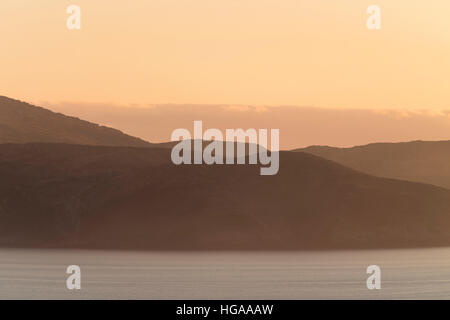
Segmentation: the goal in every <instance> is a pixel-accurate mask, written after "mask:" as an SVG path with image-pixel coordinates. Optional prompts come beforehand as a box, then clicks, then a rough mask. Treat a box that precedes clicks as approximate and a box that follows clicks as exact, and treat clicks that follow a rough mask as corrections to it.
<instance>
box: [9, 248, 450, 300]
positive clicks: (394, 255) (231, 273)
mask: <svg viewBox="0 0 450 320" xmlns="http://www.w3.org/2000/svg"><path fill="white" fill-rule="evenodd" d="M73 264H76V265H79V266H80V267H81V290H72V291H69V290H68V289H67V288H66V279H67V277H68V275H67V274H66V268H67V266H69V265H73ZM372 264H376V265H379V266H380V267H381V290H368V289H367V287H366V280H367V277H368V276H369V275H368V274H366V268H367V266H369V265H372ZM449 298H450V248H436V249H410V250H366V251H332V252H331V251H330V252H324V251H322V252H259V253H255V252H225V253H224V252H204V253H200V252H192V253H189V252H184V253H177V252H172V253H168V252H164V253H162V252H129V251H124V252H119V251H83V250H16V249H1V250H0V299H449Z"/></svg>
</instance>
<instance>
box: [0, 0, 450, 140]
mask: <svg viewBox="0 0 450 320" xmlns="http://www.w3.org/2000/svg"><path fill="white" fill-rule="evenodd" d="M71 4H76V5H78V6H80V8H81V30H68V29H67V27H66V20H67V18H68V17H69V15H68V14H67V13H66V9H67V7H68V6H69V5H71ZM372 4H376V5H378V6H379V7H380V8H381V29H380V30H369V29H368V28H367V27H366V20H367V18H368V17H369V15H368V14H367V12H366V9H367V7H368V6H370V5H372ZM0 12H1V13H2V14H1V18H0V36H1V39H2V40H1V43H2V45H1V47H0V49H1V50H0V70H1V75H0V88H1V92H0V94H1V95H5V96H9V97H12V98H16V99H20V100H25V101H28V102H32V103H35V104H38V105H42V106H44V107H45V106H56V105H58V106H60V107H61V106H62V105H66V106H68V108H69V107H70V108H71V107H73V106H74V105H79V106H80V108H82V106H86V105H90V104H91V105H92V104H96V105H102V106H104V109H103V110H104V112H105V113H108V112H113V111H108V108H107V107H106V106H111V108H113V107H112V106H115V107H117V106H122V107H123V108H126V109H124V110H128V112H135V111H134V110H136V108H134V107H138V109H139V108H145V107H149V106H150V107H151V106H154V105H160V106H162V105H164V106H165V108H166V109H165V110H166V111H167V113H168V114H172V113H173V110H170V108H174V104H177V105H178V107H179V108H183V106H187V105H191V106H192V105H207V106H210V107H211V108H215V107H214V106H215V105H230V106H236V105H238V106H242V105H244V106H255V107H267V106H271V107H277V106H299V107H303V108H310V107H313V108H314V107H315V108H319V109H320V110H323V108H325V109H327V110H328V109H337V110H341V111H343V110H347V111H348V110H371V114H379V112H385V111H386V110H394V111H399V110H400V111H402V110H403V111H405V110H406V111H405V112H410V111H411V110H425V114H428V113H427V112H430V111H432V112H440V111H442V110H446V109H450V108H449V104H450V103H449V102H450V90H449V88H450V77H449V74H450V19H449V13H450V1H448V0H433V1H426V0H395V1H392V0H370V1H365V0H345V1H342V0H314V1H313V0H308V1H305V0H281V1H280V0H227V1H225V0H195V1H192V0H145V1H144V0H133V1H128V2H123V1H117V0H95V1H92V0H71V1H66V0H58V1H55V0H39V1H35V0H2V1H1V2H0ZM183 110H184V111H185V112H188V111H189V110H190V109H189V108H188V109H183ZM213 110H214V109H213ZM260 110H261V109H260ZM383 110H384V111H383ZM87 111H89V110H85V109H84V110H81V111H78V113H80V112H81V113H83V114H86V117H87V118H88V120H90V119H91V118H92V119H93V118H95V117H96V116H95V112H97V111H93V112H92V113H89V112H87ZM163 111H164V110H163ZM377 112H378V113H377ZM282 114H284V113H282ZM282 114H280V115H279V116H284V115H282ZM288 114H289V112H288ZM188 118H189V119H190V118H191V117H190V116H189V117H187V118H186V119H188ZM350 118H352V117H350ZM96 119H97V118H96ZM97 120H98V121H100V122H103V123H106V122H107V121H108V119H107V118H105V119H101V118H100V119H97ZM150 120H151V119H149V121H150ZM200 120H201V119H200ZM284 120H285V121H284ZM291 120H292V119H278V121H277V122H276V123H283V122H286V121H287V122H289V121H291ZM319 120H320V119H318V120H317V121H319ZM124 121H126V120H124ZM167 121H168V122H167V123H166V125H167V127H170V126H171V125H172V123H171V122H170V120H167ZM355 121H357V120H355V119H353V118H352V120H350V119H349V120H348V121H347V123H346V125H349V126H351V125H357V124H355ZM424 121H425V120H424ZM244 124H245V123H244ZM251 124H252V123H249V125H248V127H251ZM150 125H151V123H149V126H150ZM221 125H223V126H226V123H221ZM118 126H119V127H122V128H125V129H127V128H131V130H133V126H132V125H130V124H128V125H125V122H123V123H122V122H119V124H118ZM230 126H231V124H230ZM403 129H405V130H406V129H407V128H406V127H405V128H404V127H400V128H399V129H398V130H399V132H393V133H392V135H391V136H389V137H385V135H383V136H380V137H379V139H388V138H389V139H391V140H396V139H402V134H401V132H402V130H403ZM135 131H136V130H135ZM299 133H300V131H299V132H297V133H296V132H295V131H294V132H292V134H293V135H296V134H297V135H298V134H299ZM449 133H450V131H449ZM310 134H312V132H310ZM144 135H145V136H149V135H151V131H146V132H145V133H144ZM169 135H170V134H169ZM361 135H363V136H364V132H361ZM416 135H417V136H419V137H420V136H426V135H427V132H426V131H423V132H418V133H416ZM150 138H153V139H152V140H164V136H160V135H157V136H154V137H150ZM441 138H442V139H446V138H450V134H447V131H445V132H444V134H443V136H442V137H441ZM280 139H281V138H280ZM289 139H294V137H290V138H289ZM342 139H343V140H342V141H340V144H341V145H348V144H351V143H353V142H351V141H353V140H354V139H353V140H352V139H349V138H342ZM371 139H372V137H369V136H366V139H365V140H366V141H369V140H371ZM361 140H364V139H361Z"/></svg>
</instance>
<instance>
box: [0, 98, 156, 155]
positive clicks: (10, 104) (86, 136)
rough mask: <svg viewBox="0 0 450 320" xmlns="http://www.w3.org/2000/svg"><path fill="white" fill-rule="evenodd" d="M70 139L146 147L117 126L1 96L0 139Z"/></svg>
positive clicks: (71, 142)
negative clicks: (101, 123)
mask: <svg viewBox="0 0 450 320" xmlns="http://www.w3.org/2000/svg"><path fill="white" fill-rule="evenodd" d="M31 142H45V143H69V144H84V145H103V146H128V147H148V146H151V145H152V144H151V143H149V142H146V141H144V140H142V139H139V138H136V137H132V136H129V135H127V134H125V133H123V132H121V131H119V130H116V129H113V128H109V127H105V126H100V125H98V124H94V123H91V122H88V121H84V120H80V119H78V118H74V117H69V116H66V115H63V114H61V113H55V112H52V111H50V110H47V109H44V108H41V107H37V106H34V105H31V104H28V103H26V102H22V101H19V100H14V99H11V98H8V97H4V96H0V143H31Z"/></svg>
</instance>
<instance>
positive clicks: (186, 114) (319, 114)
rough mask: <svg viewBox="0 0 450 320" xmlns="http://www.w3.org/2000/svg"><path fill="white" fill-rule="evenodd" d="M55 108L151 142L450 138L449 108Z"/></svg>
mask: <svg viewBox="0 0 450 320" xmlns="http://www.w3.org/2000/svg"><path fill="white" fill-rule="evenodd" d="M43 107H47V108H49V109H51V110H54V111H57V112H61V113H64V114H67V115H72V116H76V117H79V118H82V119H85V120H88V121H92V122H96V123H99V124H103V125H106V124H107V125H108V126H111V127H114V128H117V129H120V130H122V131H124V132H127V133H128V134H131V135H135V136H138V137H141V138H143V139H145V140H148V141H151V142H164V141H168V140H169V139H170V135H171V133H172V131H173V130H175V129H177V128H187V129H189V130H192V129H193V121H194V120H202V121H203V125H204V129H207V128H218V129H220V130H225V129H227V128H243V129H248V128H256V129H258V128H267V129H270V128H272V129H280V144H281V148H282V149H292V148H296V147H303V146H308V145H332V146H353V145H361V144H367V143H372V142H396V141H410V140H448V139H450V118H449V115H450V111H449V110H428V109H421V110H406V109H405V110H403V109H398V110H389V109H386V110H374V109H331V108H317V107H295V106H273V107H269V106H247V105H194V104H160V105H146V106H145V105H133V106H132V105H123V106H121V105H107V104H89V103H59V104H47V105H43Z"/></svg>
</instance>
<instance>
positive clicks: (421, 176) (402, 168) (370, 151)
mask: <svg viewBox="0 0 450 320" xmlns="http://www.w3.org/2000/svg"><path fill="white" fill-rule="evenodd" d="M295 151H302V152H307V153H311V154H314V155H317V156H319V157H323V158H326V159H329V160H332V161H335V162H338V163H340V164H342V165H344V166H347V167H350V168H353V169H355V170H359V171H362V172H366V173H368V174H371V175H375V176H379V177H387V178H395V179H402V180H408V181H416V182H424V183H429V184H434V185H436V186H441V187H444V188H449V189H450V161H449V159H450V141H412V142H402V143H373V144H368V145H364V146H357V147H353V148H333V147H326V146H311V147H308V148H304V149H297V150H295Z"/></svg>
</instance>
